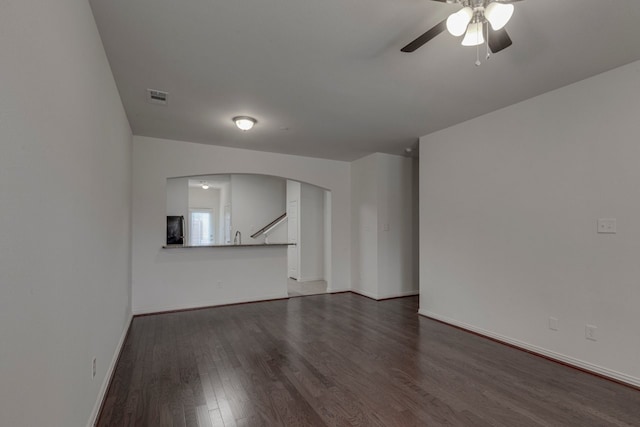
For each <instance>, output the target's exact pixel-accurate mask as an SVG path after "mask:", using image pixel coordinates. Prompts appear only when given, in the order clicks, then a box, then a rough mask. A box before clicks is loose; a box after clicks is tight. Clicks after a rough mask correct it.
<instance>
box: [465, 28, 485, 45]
mask: <svg viewBox="0 0 640 427" xmlns="http://www.w3.org/2000/svg"><path fill="white" fill-rule="evenodd" d="M483 27H484V24H483V23H482V22H472V23H471V24H469V27H468V28H467V34H465V36H464V39H463V40H462V46H478V45H481V44H482V43H484V35H483V34H482V33H483V31H482V30H483Z"/></svg>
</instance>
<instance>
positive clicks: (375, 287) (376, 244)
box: [351, 153, 418, 299]
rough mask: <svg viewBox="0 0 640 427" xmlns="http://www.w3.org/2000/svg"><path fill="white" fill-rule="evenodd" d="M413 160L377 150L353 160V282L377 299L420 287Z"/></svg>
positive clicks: (413, 291)
mask: <svg viewBox="0 0 640 427" xmlns="http://www.w3.org/2000/svg"><path fill="white" fill-rule="evenodd" d="M412 168H413V161H412V159H410V158H406V157H400V156H393V155H389V154H382V153H375V154H372V155H369V156H367V157H364V158H362V159H359V160H356V161H355V162H353V163H352V166H351V186H352V188H351V192H352V211H351V212H352V235H353V237H352V239H353V247H352V264H353V266H352V270H351V271H352V276H353V288H354V290H357V291H358V292H359V293H362V294H363V295H366V296H369V297H371V298H375V299H382V298H392V297H398V296H404V295H415V294H417V293H418V283H417V281H416V280H415V278H414V267H413V264H414V250H413V247H414V235H413V210H414V208H413V204H414V202H413V197H412V196H413V192H414V190H413V186H414V181H413V172H412Z"/></svg>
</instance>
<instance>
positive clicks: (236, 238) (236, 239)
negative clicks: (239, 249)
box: [233, 230, 242, 245]
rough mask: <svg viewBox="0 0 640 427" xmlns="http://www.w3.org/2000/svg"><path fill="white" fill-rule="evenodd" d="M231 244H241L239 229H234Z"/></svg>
mask: <svg viewBox="0 0 640 427" xmlns="http://www.w3.org/2000/svg"><path fill="white" fill-rule="evenodd" d="M233 244H234V245H241V244H242V233H241V232H240V230H238V231H236V235H235V236H234V238H233Z"/></svg>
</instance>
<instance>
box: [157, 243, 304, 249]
mask: <svg viewBox="0 0 640 427" xmlns="http://www.w3.org/2000/svg"><path fill="white" fill-rule="evenodd" d="M267 246H295V243H255V244H248V245H246V244H245V245H203V246H189V245H164V246H163V247H162V249H199V248H263V247H267Z"/></svg>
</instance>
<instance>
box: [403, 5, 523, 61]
mask: <svg viewBox="0 0 640 427" xmlns="http://www.w3.org/2000/svg"><path fill="white" fill-rule="evenodd" d="M432 1H437V2H440V3H450V4H459V5H460V6H462V9H460V10H459V11H457V12H455V13H453V14H451V15H449V17H448V18H447V19H445V20H444V21H442V22H440V23H438V24H437V25H436V26H435V27H433V28H431V29H430V30H429V31H427V32H426V33H424V34H422V35H421V36H420V37H418V38H417V39H415V40H414V41H412V42H411V43H409V44H408V45H406V46H405V47H403V48H402V49H401V50H402V52H413V51H415V50H416V49H418V48H420V47H421V46H423V45H424V44H425V43H427V42H428V41H429V40H431V39H432V38H434V37H435V36H437V35H438V34H440V33H442V32H444V30H445V29H446V30H448V31H449V33H450V34H451V35H453V36H456V37H459V36H462V35H463V34H464V38H463V39H462V45H463V46H480V45H481V44H483V43H485V42H486V43H487V45H488V48H489V49H491V52H493V53H497V52H500V51H501V50H503V49H506V48H508V47H509V46H511V44H512V43H513V42H512V41H511V38H510V37H509V34H507V30H505V29H504V26H505V25H506V24H507V22H509V19H511V16H512V15H513V10H514V6H513V4H511V3H515V2H518V1H521V0H432ZM485 34H486V39H485ZM488 56H489V52H488V51H487V57H488ZM476 65H480V58H479V57H478V60H477V61H476Z"/></svg>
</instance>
